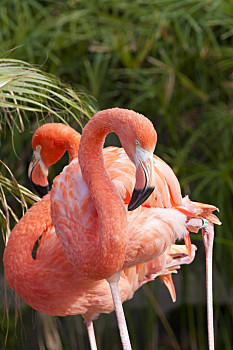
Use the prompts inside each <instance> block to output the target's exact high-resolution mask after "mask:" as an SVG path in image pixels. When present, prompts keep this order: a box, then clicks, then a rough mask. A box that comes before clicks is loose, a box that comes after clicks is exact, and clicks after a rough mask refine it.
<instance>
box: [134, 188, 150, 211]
mask: <svg viewBox="0 0 233 350" xmlns="http://www.w3.org/2000/svg"><path fill="white" fill-rule="evenodd" d="M153 191H154V187H146V188H143V189H142V190H138V189H134V190H133V194H132V197H131V200H130V202H129V205H128V211H132V210H135V209H137V208H138V207H139V206H140V205H141V204H142V203H144V202H145V201H146V200H147V198H148V197H150V195H151V193H152V192H153Z"/></svg>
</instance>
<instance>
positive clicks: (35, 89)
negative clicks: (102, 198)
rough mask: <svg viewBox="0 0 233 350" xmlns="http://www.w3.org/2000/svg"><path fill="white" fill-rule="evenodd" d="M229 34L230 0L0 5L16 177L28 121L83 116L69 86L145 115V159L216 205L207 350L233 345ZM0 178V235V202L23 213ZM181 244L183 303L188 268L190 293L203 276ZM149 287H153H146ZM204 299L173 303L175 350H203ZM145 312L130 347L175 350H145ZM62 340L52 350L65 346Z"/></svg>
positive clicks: (26, 151) (10, 160)
mask: <svg viewBox="0 0 233 350" xmlns="http://www.w3.org/2000/svg"><path fill="white" fill-rule="evenodd" d="M232 35H233V2H232V1H231V0H223V1H219V0H145V1H142V0H138V1H125V0H119V1H111V0H100V1H96V0H89V1H86V0H67V1H63V0H59V1H39V0H1V2H0V44H1V45H0V56H1V57H2V59H1V61H0V90H1V91H0V105H1V107H2V110H1V120H0V122H1V124H0V133H1V135H0V139H1V157H0V158H1V159H2V160H3V162H4V163H5V164H6V165H7V166H8V167H9V168H10V169H11V171H12V173H13V174H14V177H15V179H17V181H18V182H19V183H21V184H22V185H23V186H24V187H28V183H27V175H26V172H27V170H26V169H27V165H28V162H29V159H30V156H31V146H30V142H31V135H32V132H33V131H34V130H35V129H36V127H37V125H38V124H40V123H44V122H47V121H49V120H51V119H52V120H57V118H59V119H62V120H63V121H64V122H67V123H69V124H71V125H72V126H73V127H76V128H77V129H78V130H80V129H81V127H82V126H83V125H84V123H85V122H86V121H87V120H88V118H89V117H90V116H91V115H92V114H93V113H94V111H95V107H93V105H94V104H93V100H91V99H90V98H88V97H87V96H86V94H83V93H78V92H76V91H77V90H81V91H85V92H88V94H91V95H92V96H94V98H95V99H96V101H97V103H98V106H99V108H100V109H104V108H107V107H114V106H119V107H125V108H132V109H135V110H136V111H138V112H142V113H143V114H145V115H146V116H148V117H149V118H150V119H151V120H152V121H153V123H154V125H155V128H156V130H157V132H158V145H157V149H156V153H157V154H158V155H159V156H161V157H162V158H163V159H164V160H165V161H167V162H168V164H170V165H171V166H172V167H173V169H174V171H175V173H176V174H177V176H178V179H179V180H180V182H181V186H182V190H183V194H189V195H190V197H191V199H193V200H197V201H201V202H205V203H211V204H214V205H216V206H218V207H219V209H220V213H219V217H220V219H221V221H222V223H223V225H222V226H221V227H218V228H217V230H216V241H215V247H214V271H215V272H214V283H215V287H214V296H215V315H216V318H215V326H216V329H218V330H219V332H217V333H216V348H217V349H218V348H219V349H220V348H224V349H230V348H231V344H232V341H233V340H232V332H231V329H232V317H233V308H232V301H231V295H232V293H233V283H232V281H233V272H232V269H231V265H232V256H233V249H232V246H233V240H232V225H231V215H232V212H233V152H232V149H233V141H232V140H233V75H232V71H233V45H232V44H233V40H232ZM6 59H7V60H6ZM9 59H10V60H9ZM23 61H26V62H28V63H25V62H23ZM31 64H34V66H31ZM38 67H40V69H39V68H38ZM46 71H47V72H48V73H49V74H47V73H46ZM51 74H55V75H56V76H58V77H59V78H61V79H62V80H63V81H65V82H66V83H68V84H70V85H71V86H72V87H73V88H71V87H69V86H68V85H67V84H64V83H61V82H60V81H59V80H58V79H57V78H54V76H52V75H51ZM74 88H75V89H76V91H75V90H74ZM12 146H13V147H12ZM12 150H13V151H12ZM19 155H20V156H19ZM17 156H18V158H17ZM63 165H64V162H63V163H61V164H60V167H59V169H61V168H62V166H63ZM58 171H59V170H58ZM1 174H2V175H1V177H0V183H1V184H2V186H3V187H2V189H3V192H1V196H2V197H1V198H2V203H5V204H4V205H5V207H4V206H3V207H1V208H2V209H0V220H1V224H2V225H3V228H4V225H5V224H4V223H5V222H6V212H5V209H3V208H6V203H7V208H8V212H9V213H8V214H9V216H12V214H11V213H10V209H9V208H11V209H12V208H14V210H13V209H12V211H13V212H14V213H15V212H16V211H17V213H15V215H16V216H17V217H20V215H21V214H22V213H21V211H20V210H22V209H21V208H18V209H17V210H16V209H15V207H14V205H15V204H14V203H15V197H12V196H11V197H9V183H8V180H7V179H6V178H12V176H11V175H10V173H9V172H8V170H6V168H5V166H4V167H3V166H1ZM54 175H55V171H53V176H54ZM4 181H5V182H4ZM4 183H5V186H4ZM13 183H14V181H13ZM7 186H8V187H7ZM12 186H13V187H12V189H13V188H14V190H11V192H12V194H13V195H14V196H15V192H14V191H16V189H15V185H12ZM25 191H26V190H25ZM24 194H25V193H24ZM4 196H5V197H4ZM30 196H31V195H30ZM4 198H5V199H4ZM6 227H7V226H6V225H5V228H6ZM192 239H193V241H194V242H195V244H197V245H198V248H199V252H198V256H197V258H196V260H195V262H194V263H193V264H192V265H191V266H189V267H188V269H185V268H183V269H182V271H184V275H183V274H182V273H183V272H180V274H182V276H184V281H182V290H183V291H184V292H183V296H184V297H186V296H187V294H188V293H191V292H192V291H191V290H190V288H189V284H190V280H189V278H188V277H187V276H188V274H190V273H191V271H192V272H195V274H193V275H192V278H193V280H194V281H195V285H197V286H200V281H199V280H200V278H201V279H202V276H204V252H203V247H202V245H201V244H199V240H200V236H199V235H197V236H195V235H193V238H192ZM202 260H203V261H202ZM154 285H156V288H159V287H158V284H157V282H156V283H155V284H154ZM193 285H194V283H193V282H192V286H193ZM203 286H204V280H203ZM203 286H202V287H201V288H202V289H203V288H204V287H203ZM156 288H154V289H153V292H154V293H156ZM195 292H197V290H195ZM156 295H157V294H156ZM157 296H158V295H157ZM140 297H141V298H143V294H142V293H141V294H140ZM158 298H159V296H158ZM203 298H204V297H203ZM203 298H202V299H201V301H200V302H199V304H198V303H197V304H196V306H195V308H194V307H193V306H191V304H190V305H187V304H183V305H181V306H180V307H177V310H178V312H179V322H178V324H179V327H178V326H177V317H178V316H176V319H175V321H174V320H173V318H172V317H173V314H174V315H175V314H176V315H178V312H177V313H175V312H173V313H170V318H171V320H173V321H174V323H173V322H172V323H171V322H170V324H171V327H172V328H173V331H174V333H175V336H176V338H177V341H178V343H179V344H181V348H186V349H189V348H192V349H197V348H200V349H204V348H206V331H205V329H204V327H203V325H205V324H206V320H205V315H204V313H203V306H202V302H203V300H204V299H203ZM140 300H142V299H140ZM192 300H193V299H191V298H190V300H189V302H190V303H191V302H192ZM150 302H151V304H149V305H152V307H154V306H153V305H155V304H153V301H150ZM152 307H151V306H150V307H148V308H147V309H146V311H145V309H143V310H141V309H140V311H139V312H138V315H137V317H139V318H141V320H142V319H143V320H145V318H146V317H148V318H147V320H148V322H147V324H148V328H147V329H143V334H144V335H145V337H144V338H143V339H141V338H139V337H138V334H137V332H134V329H135V327H137V324H136V322H133V321H134V320H133V321H132V322H129V323H130V324H131V326H130V331H131V334H132V337H133V339H132V340H133V343H134V345H135V349H137V348H139V347H140V346H141V348H145V349H146V348H147V349H149V348H151V346H154V347H156V346H158V349H162V348H164V347H165V348H166V349H168V348H174V343H173V345H171V344H172V343H171V342H170V343H169V345H168V344H167V343H166V341H163V345H162V341H161V343H160V342H159V344H157V343H156V342H153V340H152V339H153V336H152V333H153V331H154V332H155V331H158V330H159V332H160V334H161V330H162V329H163V327H162V326H161V323H160V321H159V320H158V317H156V314H155V313H154V312H153V313H152V312H151V310H152ZM126 308H127V304H126ZM148 309H149V311H148ZM226 310H227V312H226ZM128 311H129V312H128V313H127V316H128V318H129V319H130V314H131V310H128ZM225 315H226V317H225ZM166 316H167V318H169V314H167V315H166ZM101 320H102V318H101ZM101 320H100V324H101V322H103V321H101ZM67 322H70V321H67ZM143 322H144V321H143ZM141 324H142V322H141ZM97 325H98V322H97ZM200 325H201V326H200ZM106 326H107V325H105V327H106ZM97 327H98V326H97ZM149 330H150V332H149ZM98 333H101V330H100V329H98V332H97V334H98ZM139 333H140V332H139ZM142 337H143V335H142ZM161 338H162V336H161ZM103 339H104V342H103ZM109 341H110V343H111V339H110V340H109V337H108V334H106V335H104V334H103V335H102V338H101V337H100V338H99V343H100V344H101V345H103V346H104V344H108V343H109ZM185 341H186V342H185ZM67 344H68V345H65V343H64V342H63V345H64V348H65V347H66V346H67V347H69V346H70V343H69V342H68V343H67ZM80 347H81V345H80ZM102 348H103V347H102Z"/></svg>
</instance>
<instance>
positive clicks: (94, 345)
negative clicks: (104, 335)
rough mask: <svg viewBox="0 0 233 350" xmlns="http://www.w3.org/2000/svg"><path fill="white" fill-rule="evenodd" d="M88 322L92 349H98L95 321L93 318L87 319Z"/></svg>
mask: <svg viewBox="0 0 233 350" xmlns="http://www.w3.org/2000/svg"><path fill="white" fill-rule="evenodd" d="M86 324H87V332H88V337H89V342H90V347H91V350H97V345H96V340H95V331H94V327H93V322H92V320H86Z"/></svg>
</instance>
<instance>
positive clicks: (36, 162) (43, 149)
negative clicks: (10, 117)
mask: <svg viewBox="0 0 233 350" xmlns="http://www.w3.org/2000/svg"><path fill="white" fill-rule="evenodd" d="M59 125H60V124H57V123H48V124H44V125H42V126H41V127H39V128H38V129H37V130H36V132H35V133H34V135H33V138H32V148H33V155H32V159H31V162H30V164H29V168H28V176H29V178H30V179H31V181H32V184H33V186H34V187H35V189H36V190H37V192H38V193H39V195H40V196H41V197H42V196H44V195H45V194H46V193H48V191H49V184H48V169H49V167H50V166H51V165H52V164H55V163H56V162H57V161H58V160H59V159H60V158H61V157H62V156H63V154H64V153H65V151H66V149H65V148H64V146H63V145H62V144H59V142H58V140H57V137H56V133H57V128H59Z"/></svg>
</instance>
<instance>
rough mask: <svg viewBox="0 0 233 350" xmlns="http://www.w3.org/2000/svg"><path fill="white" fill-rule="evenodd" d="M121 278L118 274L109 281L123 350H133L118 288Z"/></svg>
mask: <svg viewBox="0 0 233 350" xmlns="http://www.w3.org/2000/svg"><path fill="white" fill-rule="evenodd" d="M119 278H120V273H116V274H114V275H113V276H111V277H110V278H109V279H108V280H107V281H108V283H109V285H110V289H111V293H112V298H113V302H114V306H115V312H116V317H117V323H118V328H119V331H120V336H121V342H122V347H123V350H132V347H131V343H130V339H129V333H128V329H127V324H126V320H125V314H124V310H123V306H122V303H121V297H120V293H119V288H118V281H119Z"/></svg>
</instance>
